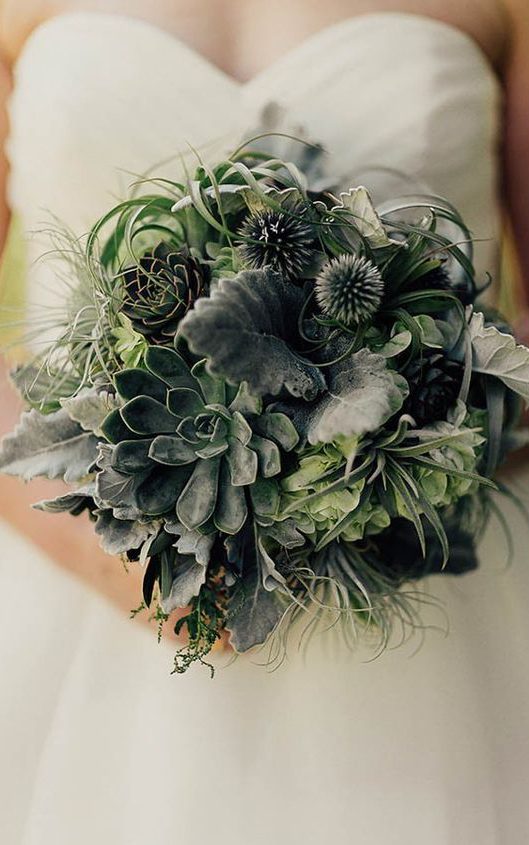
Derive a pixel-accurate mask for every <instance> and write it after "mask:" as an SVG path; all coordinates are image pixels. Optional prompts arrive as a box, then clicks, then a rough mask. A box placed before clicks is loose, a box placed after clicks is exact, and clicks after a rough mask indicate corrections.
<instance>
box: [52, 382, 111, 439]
mask: <svg viewBox="0 0 529 845" xmlns="http://www.w3.org/2000/svg"><path fill="white" fill-rule="evenodd" d="M61 407H62V408H64V409H65V411H66V413H67V414H68V416H69V417H70V419H71V420H74V422H77V423H79V425H80V426H81V428H83V429H84V430H85V431H90V432H92V433H93V434H99V433H100V431H101V426H102V424H103V422H104V420H105V419H106V417H107V416H108V414H109V412H110V411H112V410H113V409H115V408H116V407H117V402H116V399H115V398H114V397H113V396H111V394H110V393H108V392H106V391H101V390H97V389H95V388H86V389H85V390H81V391H80V393H78V394H77V395H76V396H74V397H72V398H70V399H61Z"/></svg>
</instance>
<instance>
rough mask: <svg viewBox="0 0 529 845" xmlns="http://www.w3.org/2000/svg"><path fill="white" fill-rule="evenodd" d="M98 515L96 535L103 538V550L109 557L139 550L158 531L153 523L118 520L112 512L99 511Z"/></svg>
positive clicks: (101, 541)
mask: <svg viewBox="0 0 529 845" xmlns="http://www.w3.org/2000/svg"><path fill="white" fill-rule="evenodd" d="M96 513H97V519H96V525H95V530H96V534H98V535H99V536H100V538H101V539H100V545H101V548H102V549H103V551H104V552H106V553H107V554H109V555H119V554H125V552H128V551H130V550H131V549H139V548H141V546H142V545H143V544H144V543H145V542H146V541H147V540H148V539H149V537H151V536H152V535H153V533H155V531H157V527H155V526H154V525H153V524H152V523H141V522H138V521H137V520H134V521H133V520H124V519H116V518H115V516H114V515H113V514H112V511H111V510H99V511H97V512H96Z"/></svg>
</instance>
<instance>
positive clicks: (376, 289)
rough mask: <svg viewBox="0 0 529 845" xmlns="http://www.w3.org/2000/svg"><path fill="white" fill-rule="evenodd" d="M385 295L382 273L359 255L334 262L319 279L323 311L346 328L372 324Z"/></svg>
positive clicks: (348, 256)
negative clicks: (371, 321) (370, 322)
mask: <svg viewBox="0 0 529 845" xmlns="http://www.w3.org/2000/svg"><path fill="white" fill-rule="evenodd" d="M383 295H384V280H383V278H382V276H381V274H380V270H379V269H378V267H377V266H376V265H375V264H374V263H373V262H372V261H370V260H369V259H368V258H362V257H361V256H359V255H340V256H338V258H333V259H332V260H331V261H330V262H329V263H328V264H327V265H326V266H325V267H324V268H323V270H322V271H321V273H320V274H319V276H318V278H317V279H316V299H317V301H318V304H319V305H320V307H321V309H322V311H323V312H324V313H325V314H327V315H328V316H329V317H333V318H334V319H335V320H338V322H340V323H343V324H345V325H346V326H357V325H360V324H363V323H368V322H369V321H370V320H371V319H372V318H373V317H374V315H375V314H376V312H377V311H378V309H379V307H380V304H381V302H382V297H383Z"/></svg>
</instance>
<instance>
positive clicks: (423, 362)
mask: <svg viewBox="0 0 529 845" xmlns="http://www.w3.org/2000/svg"><path fill="white" fill-rule="evenodd" d="M404 377H405V378H406V380H407V382H408V384H409V387H410V395H409V397H408V399H407V401H406V403H405V406H404V410H405V412H406V413H408V414H411V416H412V417H413V418H414V420H415V422H416V423H417V425H418V426H423V425H427V424H428V423H431V422H435V421H436V420H443V419H446V415H447V413H448V411H449V410H450V408H451V407H452V406H453V405H454V403H455V401H456V399H457V397H458V394H459V390H460V388H461V381H462V379H463V367H462V366H461V364H459V363H458V362H457V361H451V360H450V359H449V358H447V357H446V355H444V354H443V353H442V352H439V351H426V350H423V354H422V356H421V357H419V358H416V359H415V360H413V361H412V362H411V364H410V365H409V366H408V367H407V368H406V370H405V371H404Z"/></svg>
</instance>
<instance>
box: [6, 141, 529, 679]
mask: <svg viewBox="0 0 529 845" xmlns="http://www.w3.org/2000/svg"><path fill="white" fill-rule="evenodd" d="M263 143H266V139H264V141H263V139H262V138H261V139H260V143H259V144H248V145H245V146H244V147H241V148H240V149H238V150H237V151H236V152H235V153H234V154H233V155H231V156H230V157H228V158H227V159H226V160H225V161H221V162H220V163H218V164H216V166H212V167H209V166H207V165H206V164H204V163H202V162H200V161H199V163H198V166H197V167H196V171H195V172H194V173H192V174H190V175H189V178H188V179H187V180H186V181H185V182H176V181H175V182H169V181H162V180H155V181H153V182H152V183H150V185H149V188H148V193H146V194H145V195H139V194H137V195H135V196H134V197H132V198H130V199H128V200H127V201H125V202H123V203H121V204H119V205H118V206H116V207H115V208H112V209H111V210H110V211H109V212H108V213H107V214H106V215H105V216H104V217H103V218H102V219H101V220H100V221H99V222H98V223H97V224H96V225H95V226H94V228H93V229H92V231H91V232H90V233H89V235H88V236H87V237H86V238H85V239H83V240H82V241H73V240H72V242H71V244H70V246H69V249H68V250H67V253H68V256H69V258H70V261H71V264H72V267H73V271H74V272H73V274H72V275H73V278H74V281H75V283H74V285H73V286H72V291H71V295H70V296H69V297H68V300H67V302H66V304H65V308H64V325H63V327H62V329H61V330H60V331H58V332H57V335H58V337H56V339H55V341H54V342H53V344H51V345H50V347H49V348H48V349H47V350H46V351H45V352H44V353H41V354H39V355H38V356H36V357H35V358H34V360H32V361H31V362H30V363H29V364H27V365H25V366H24V367H22V368H19V369H18V370H17V371H16V372H15V373H14V379H15V382H16V384H17V385H18V387H19V388H20V389H21V391H22V392H23V395H24V397H25V399H26V401H27V403H28V406H29V408H28V410H27V411H26V412H25V413H24V414H23V416H22V419H21V421H20V423H19V425H18V427H17V429H16V430H15V432H14V433H13V434H11V435H9V436H8V437H7V438H5V440H4V442H3V445H2V448H1V453H0V469H1V470H2V471H3V472H5V473H10V474H15V475H19V476H22V477H23V478H25V479H30V478H32V477H34V476H37V475H43V476H47V477H49V478H58V477H61V478H64V480H65V481H66V482H67V484H68V485H69V488H68V490H67V491H66V492H65V493H64V495H61V496H60V497H59V498H56V499H53V500H51V501H45V502H41V503H39V504H38V505H36V507H38V508H40V509H43V510H46V511H50V512H60V511H68V512H70V513H71V514H73V515H79V514H81V513H82V512H85V511H86V512H88V515H89V517H90V519H91V520H93V523H94V528H95V531H96V533H97V534H98V535H99V536H100V541H101V544H102V546H103V548H104V549H105V551H107V552H108V553H110V554H119V555H122V556H124V558H125V559H126V561H128V562H130V563H131V564H132V563H134V564H136V563H137V565H139V566H141V567H143V569H144V579H143V585H144V586H143V604H142V607H144V608H150V610H151V612H152V613H153V614H154V616H155V617H156V618H157V619H158V620H159V621H160V623H161V624H164V623H165V622H166V621H168V620H170V619H171V616H172V615H173V614H175V612H176V614H175V618H176V622H175V628H176V631H177V632H184V633H186V634H187V638H186V644H185V645H183V646H182V647H181V648H180V649H179V650H178V652H177V654H176V658H175V670H176V671H178V672H182V671H184V670H185V669H186V668H187V667H188V666H189V665H190V664H191V663H192V662H193V661H200V662H205V660H206V656H207V654H208V652H209V651H210V650H211V648H212V647H213V645H214V644H215V642H216V640H217V639H218V638H219V637H220V636H221V634H222V632H223V631H224V630H227V631H228V632H229V638H230V642H231V645H232V646H233V649H234V650H235V651H236V652H239V653H241V652H246V651H248V650H249V649H252V648H254V647H255V646H259V645H262V644H263V643H265V642H266V643H268V644H269V645H270V648H271V660H275V659H279V657H280V656H281V655H282V654H283V653H284V649H285V646H286V642H287V636H288V632H289V631H290V630H292V629H293V628H295V629H296V630H297V631H299V630H300V625H299V624H297V623H300V624H301V630H302V631H303V632H304V633H305V634H306V633H311V632H312V633H313V632H314V631H316V630H318V628H321V627H326V626H329V625H331V626H332V625H333V624H335V623H336V624H339V626H340V630H341V631H342V632H343V636H344V638H345V639H346V640H350V639H355V638H356V636H357V634H358V633H361V632H362V631H364V632H368V633H370V632H378V643H379V644H380V645H381V646H383V645H384V644H385V643H386V642H387V640H388V637H389V636H390V633H391V630H392V627H393V626H394V624H395V622H396V621H398V623H399V625H403V626H404V628H407V627H408V626H411V627H413V626H415V625H417V624H420V599H419V598H417V597H416V596H417V592H416V591H407V590H406V588H405V585H406V584H409V583H410V582H416V581H417V579H420V578H422V577H424V576H426V575H430V574H433V573H451V574H459V573H464V572H467V571H468V570H471V569H472V568H474V567H475V566H476V562H477V559H476V551H475V539H476V537H477V536H478V535H479V534H480V533H481V531H482V528H483V525H484V522H485V520H486V518H487V516H488V514H489V513H490V511H491V509H493V508H494V507H495V505H494V502H493V498H492V496H493V494H494V491H495V490H496V489H497V488H498V485H497V484H496V483H495V482H494V481H493V480H492V479H493V477H494V474H495V471H496V468H497V466H498V465H499V463H500V462H501V460H502V459H503V457H504V456H505V454H506V452H507V451H508V450H509V449H510V448H512V447H513V446H514V445H515V444H516V424H517V421H518V418H519V412H520V405H521V404H522V400H524V399H525V400H527V399H528V398H529V350H527V349H526V348H524V347H522V346H519V345H517V343H516V342H515V340H514V338H513V336H512V334H511V332H510V330H509V327H508V326H507V325H506V324H505V323H504V322H503V321H502V320H501V319H500V318H499V317H498V315H496V314H494V313H490V312H487V311H483V310H482V309H481V308H479V307H477V306H476V298H477V295H478V293H479V292H480V284H479V281H478V280H477V279H476V277H475V271H474V266H473V263H472V238H471V235H470V233H469V232H468V230H467V228H466V226H465V223H464V221H463V220H462V219H461V217H460V215H459V214H458V212H457V210H456V209H454V208H452V207H451V206H450V205H449V203H447V202H446V201H445V200H442V199H440V198H438V197H433V196H413V197H408V198H400V199H396V200H395V201H394V202H391V203H386V204H385V205H384V206H382V207H378V208H375V207H374V205H373V203H372V201H371V198H370V195H369V193H368V191H367V190H366V188H364V187H362V186H359V187H358V186H349V185H338V186H337V185H328V186H325V185H322V184H321V180H320V184H316V183H315V182H314V183H313V181H311V175H310V168H307V172H303V171H302V170H301V169H300V168H299V167H298V166H296V165H295V164H294V163H291V162H289V161H284V160H281V159H280V158H277V157H274V156H272V155H270V154H269V153H267V152H266V150H264V151H263ZM182 608H185V610H184V611H182V610H181V609H182ZM179 609H180V610H179Z"/></svg>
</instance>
